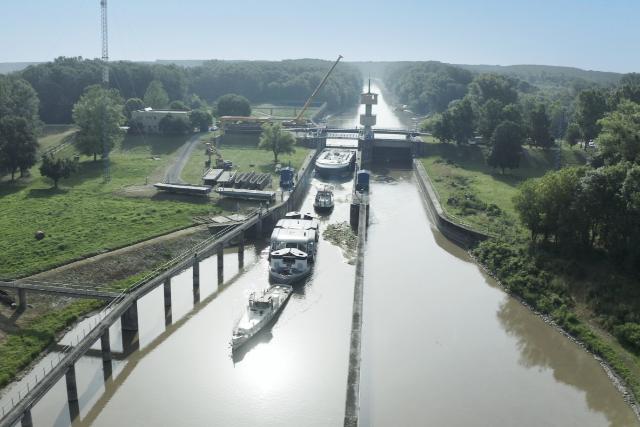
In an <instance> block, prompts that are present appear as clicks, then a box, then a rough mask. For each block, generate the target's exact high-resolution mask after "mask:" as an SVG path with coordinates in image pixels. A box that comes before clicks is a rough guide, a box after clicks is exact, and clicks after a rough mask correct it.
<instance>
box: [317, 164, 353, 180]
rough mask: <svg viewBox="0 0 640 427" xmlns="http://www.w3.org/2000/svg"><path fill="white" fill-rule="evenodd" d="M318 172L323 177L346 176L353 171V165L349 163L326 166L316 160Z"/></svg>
mask: <svg viewBox="0 0 640 427" xmlns="http://www.w3.org/2000/svg"><path fill="white" fill-rule="evenodd" d="M316 173H318V175H320V176H321V177H323V178H331V177H345V176H349V175H351V174H352V173H353V165H352V164H351V163H347V164H346V165H341V166H326V165H322V164H318V163H317V162H316Z"/></svg>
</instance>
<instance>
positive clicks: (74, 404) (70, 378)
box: [65, 365, 80, 421]
mask: <svg viewBox="0 0 640 427" xmlns="http://www.w3.org/2000/svg"><path fill="white" fill-rule="evenodd" d="M65 379H66V382H67V400H68V402H69V416H70V417H71V421H73V420H75V419H76V418H77V417H78V415H79V414H80V403H79V402H78V386H77V385H76V368H75V366H74V365H71V366H69V369H68V370H67V372H66V374H65Z"/></svg>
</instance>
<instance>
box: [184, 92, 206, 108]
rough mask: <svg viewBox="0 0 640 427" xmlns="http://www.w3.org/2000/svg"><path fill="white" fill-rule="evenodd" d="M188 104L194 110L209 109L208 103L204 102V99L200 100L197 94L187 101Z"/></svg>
mask: <svg viewBox="0 0 640 427" xmlns="http://www.w3.org/2000/svg"><path fill="white" fill-rule="evenodd" d="M187 104H188V105H189V107H190V108H191V109H192V110H203V109H204V110H206V109H207V107H208V106H207V103H206V102H205V101H203V100H202V98H200V97H199V96H198V95H196V94H192V95H191V96H190V97H189V98H188V99H187Z"/></svg>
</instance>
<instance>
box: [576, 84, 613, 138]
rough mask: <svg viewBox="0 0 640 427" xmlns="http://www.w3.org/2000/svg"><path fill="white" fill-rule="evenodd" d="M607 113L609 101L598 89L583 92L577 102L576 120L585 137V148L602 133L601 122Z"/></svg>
mask: <svg viewBox="0 0 640 427" xmlns="http://www.w3.org/2000/svg"><path fill="white" fill-rule="evenodd" d="M606 111H607V99H606V98H605V96H604V94H603V93H602V92H601V91H599V90H596V89H589V90H583V91H582V92H580V94H579V95H578V100H577V102H576V113H575V119H576V123H578V126H580V131H581V133H582V136H583V137H584V148H585V149H586V148H587V143H588V142H589V141H591V140H592V139H594V138H595V137H596V136H598V133H600V125H599V124H598V120H600V119H601V118H602V117H603V116H604V114H605V113H606Z"/></svg>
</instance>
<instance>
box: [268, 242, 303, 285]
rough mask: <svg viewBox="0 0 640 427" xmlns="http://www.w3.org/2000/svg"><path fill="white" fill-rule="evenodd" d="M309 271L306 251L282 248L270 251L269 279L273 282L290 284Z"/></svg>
mask: <svg viewBox="0 0 640 427" xmlns="http://www.w3.org/2000/svg"><path fill="white" fill-rule="evenodd" d="M309 273H311V262H310V259H309V256H308V255H307V253H306V252H303V251H301V250H299V249H296V248H284V249H278V250H276V251H273V252H271V256H270V260H269V279H270V280H271V281H272V282H273V283H284V284H291V283H294V282H297V281H298V280H301V279H303V278H305V277H306V276H308V275H309Z"/></svg>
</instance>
